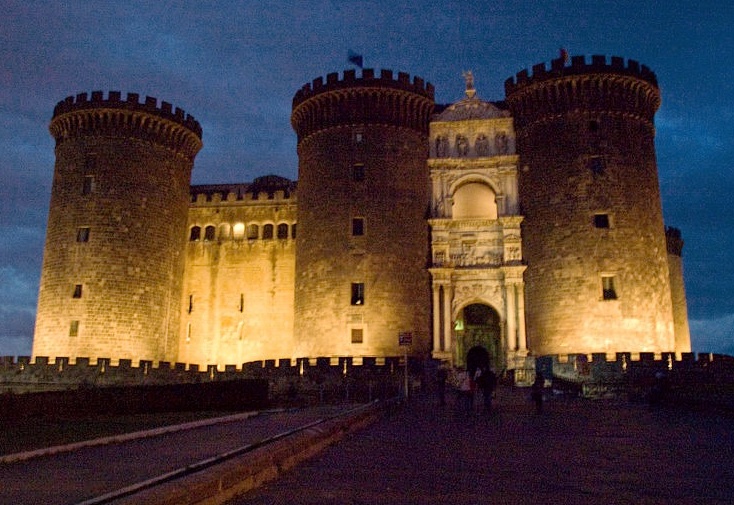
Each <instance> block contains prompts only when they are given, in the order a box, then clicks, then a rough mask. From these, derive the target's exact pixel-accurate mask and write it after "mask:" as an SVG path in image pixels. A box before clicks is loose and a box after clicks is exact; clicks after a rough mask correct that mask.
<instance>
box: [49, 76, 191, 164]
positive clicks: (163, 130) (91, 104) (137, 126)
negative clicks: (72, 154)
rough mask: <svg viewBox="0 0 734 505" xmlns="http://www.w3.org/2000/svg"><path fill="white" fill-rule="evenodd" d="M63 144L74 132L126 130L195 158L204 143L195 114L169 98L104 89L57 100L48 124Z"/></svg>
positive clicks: (92, 133) (88, 132) (78, 134)
mask: <svg viewBox="0 0 734 505" xmlns="http://www.w3.org/2000/svg"><path fill="white" fill-rule="evenodd" d="M49 130H50V131H51V135H53V137H54V138H55V139H56V143H57V144H60V143H62V142H63V141H64V140H65V139H67V138H69V137H74V136H89V135H98V134H107V133H109V132H110V131H113V132H115V133H116V134H122V133H124V134H127V135H132V136H135V137H138V138H144V139H146V140H153V141H157V142H159V143H162V144H164V145H166V146H167V147H169V148H171V149H173V150H175V151H179V152H182V153H183V154H185V155H186V156H188V157H189V158H192V159H193V157H194V156H195V155H196V153H197V152H198V151H199V150H200V149H201V147H202V142H201V139H202V129H201V125H200V124H199V122H198V121H196V120H195V119H194V117H193V116H191V115H190V114H187V113H186V112H184V110H183V109H180V108H178V107H176V108H174V107H173V105H171V104H170V103H168V102H165V101H161V102H160V103H159V102H158V100H157V99H156V98H153V97H149V96H147V97H145V100H144V101H141V100H140V95H139V94H137V93H128V94H127V97H126V98H125V99H124V100H123V98H122V94H121V93H120V92H119V91H110V92H109V93H108V95H107V97H106V98H105V96H104V94H103V92H102V91H93V92H92V93H91V97H90V96H89V95H88V94H87V93H79V94H78V95H76V96H69V97H67V98H66V99H64V100H62V101H60V102H59V103H58V104H56V107H55V108H54V113H53V117H52V120H51V124H50V126H49Z"/></svg>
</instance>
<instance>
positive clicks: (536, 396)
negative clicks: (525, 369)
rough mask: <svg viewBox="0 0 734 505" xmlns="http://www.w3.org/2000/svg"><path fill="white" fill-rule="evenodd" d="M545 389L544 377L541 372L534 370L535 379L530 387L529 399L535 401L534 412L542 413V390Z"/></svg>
mask: <svg viewBox="0 0 734 505" xmlns="http://www.w3.org/2000/svg"><path fill="white" fill-rule="evenodd" d="M544 389H545V379H544V378H543V374H542V373H540V372H536V374H535V381H534V382H533V385H532V386H531V388H530V399H531V400H532V401H533V403H535V413H536V414H542V413H543V390H544Z"/></svg>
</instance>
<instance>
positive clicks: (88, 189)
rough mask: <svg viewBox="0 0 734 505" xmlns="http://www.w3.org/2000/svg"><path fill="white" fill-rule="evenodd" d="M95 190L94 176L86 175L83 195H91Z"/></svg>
mask: <svg viewBox="0 0 734 505" xmlns="http://www.w3.org/2000/svg"><path fill="white" fill-rule="evenodd" d="M93 192H94V176H93V175H85V176H84V184H83V185H82V195H90V194H92V193H93Z"/></svg>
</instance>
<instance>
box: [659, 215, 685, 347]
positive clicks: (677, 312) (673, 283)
mask: <svg viewBox="0 0 734 505" xmlns="http://www.w3.org/2000/svg"><path fill="white" fill-rule="evenodd" d="M665 238H666V239H667V246H668V270H670V294H671V298H672V301H673V324H674V327H675V350H676V352H691V331H690V327H689V326H688V305H687V303H686V287H685V284H684V282H683V258H682V253H683V238H682V237H681V233H680V230H679V229H677V228H671V227H669V228H666V229H665Z"/></svg>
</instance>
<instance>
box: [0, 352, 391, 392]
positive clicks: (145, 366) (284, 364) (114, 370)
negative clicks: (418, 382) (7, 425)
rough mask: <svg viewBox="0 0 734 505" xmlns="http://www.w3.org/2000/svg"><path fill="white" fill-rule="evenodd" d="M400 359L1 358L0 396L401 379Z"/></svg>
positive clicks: (349, 357)
mask: <svg viewBox="0 0 734 505" xmlns="http://www.w3.org/2000/svg"><path fill="white" fill-rule="evenodd" d="M400 360H401V358H399V357H380V358H378V357H351V356H346V357H321V358H297V359H288V358H285V359H278V360H276V359H270V360H261V361H251V362H247V363H240V364H226V365H222V366H217V365H207V366H206V367H199V365H192V364H186V363H171V362H168V361H150V360H139V361H138V362H137V363H136V362H133V361H132V360H130V359H120V360H117V361H113V360H111V359H110V358H97V359H95V360H90V358H87V357H78V358H75V359H70V358H68V357H56V358H49V357H46V356H36V357H35V358H31V357H29V356H19V357H14V356H0V394H2V393H5V392H8V391H12V392H14V393H24V392H34V391H54V390H63V389H76V388H77V387H80V386H86V387H91V386H130V385H141V384H188V383H200V382H210V381H222V380H233V379H245V378H262V377H270V378H272V379H273V380H275V379H276V378H277V377H282V378H288V377H291V378H292V377H304V378H308V377H314V376H319V377H321V378H322V379H323V377H325V376H332V377H339V378H344V377H347V376H352V375H359V374H362V373H373V374H374V373H377V374H389V375H393V374H394V375H395V376H396V377H397V378H398V379H400V378H401V377H402V372H401V368H400V367H401V361H400Z"/></svg>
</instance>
